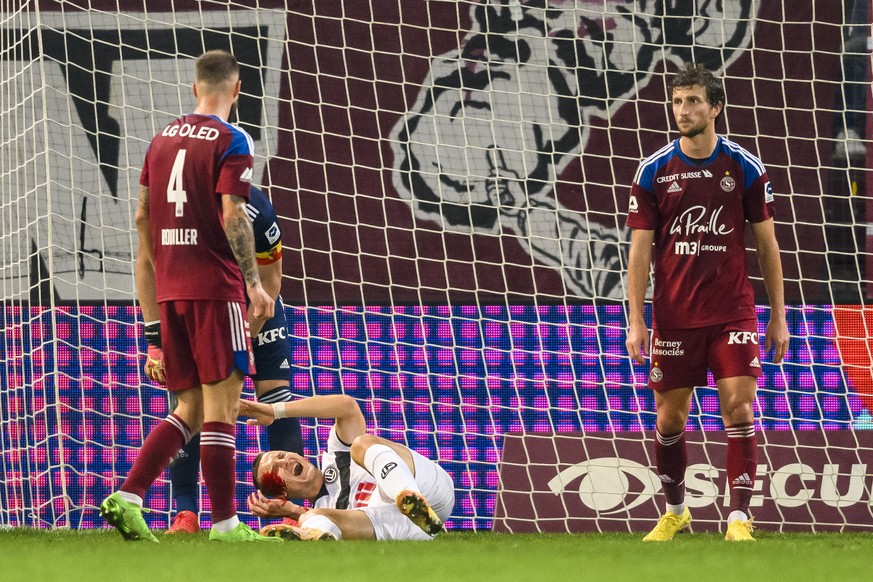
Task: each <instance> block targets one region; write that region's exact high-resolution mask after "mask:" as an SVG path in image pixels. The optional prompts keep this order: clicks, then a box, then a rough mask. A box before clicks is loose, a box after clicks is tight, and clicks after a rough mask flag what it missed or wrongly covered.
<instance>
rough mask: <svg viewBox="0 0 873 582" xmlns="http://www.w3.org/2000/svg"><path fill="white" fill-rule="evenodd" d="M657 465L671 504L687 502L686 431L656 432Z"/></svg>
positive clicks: (665, 493)
mask: <svg viewBox="0 0 873 582" xmlns="http://www.w3.org/2000/svg"><path fill="white" fill-rule="evenodd" d="M655 466H656V468H657V470H658V478H659V479H660V480H661V484H662V485H663V488H664V495H665V496H666V498H667V503H668V504H669V505H681V504H682V503H685V469H686V467H687V466H688V449H687V447H686V446H685V431H684V430H683V431H682V432H680V433H678V434H673V435H662V434H661V433H660V432H658V431H656V432H655Z"/></svg>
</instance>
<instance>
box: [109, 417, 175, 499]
mask: <svg viewBox="0 0 873 582" xmlns="http://www.w3.org/2000/svg"><path fill="white" fill-rule="evenodd" d="M190 439H191V433H190V430H189V429H188V425H187V424H185V423H184V422H183V421H182V419H180V418H179V417H178V416H176V415H175V414H171V415H170V416H168V417H167V418H165V419H164V420H163V422H161V423H160V424H158V426H156V427H155V428H154V429H152V431H151V432H150V433H149V435H148V436H147V437H146V440H145V442H144V443H143V444H142V448H141V449H140V451H139V454H138V455H137V457H136V461H134V463H133V467H132V468H131V470H130V473H128V474H127V479H125V480H124V483H123V484H122V485H121V491H124V492H125V493H133V494H135V495H139V496H140V497H142V498H145V496H146V492H147V491H148V490H149V487H151V485H152V483H154V481H155V479H157V478H158V475H160V474H161V472H162V471H163V470H164V469H166V468H167V465H169V464H170V462H171V461H172V460H173V458H174V457H175V456H176V454H177V453H178V452H179V449H181V448H182V447H184V446H185V443H187V442H188V441H189V440H190Z"/></svg>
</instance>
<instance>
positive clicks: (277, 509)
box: [248, 491, 308, 519]
mask: <svg viewBox="0 0 873 582" xmlns="http://www.w3.org/2000/svg"><path fill="white" fill-rule="evenodd" d="M248 506H249V509H251V510H252V513H254V514H255V515H257V516H258V517H290V518H292V519H299V518H300V516H301V515H303V514H304V513H306V511H308V510H307V508H305V507H303V506H300V505H297V504H296V503H293V502H291V501H288V500H286V499H273V498H271V497H265V496H264V494H263V493H261V492H260V491H255V492H254V493H252V494H251V495H249V498H248Z"/></svg>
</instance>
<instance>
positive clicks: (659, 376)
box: [649, 366, 664, 382]
mask: <svg viewBox="0 0 873 582" xmlns="http://www.w3.org/2000/svg"><path fill="white" fill-rule="evenodd" d="M649 379H650V380H651V381H652V382H660V381H661V380H663V379H664V372H662V371H661V368H659V367H658V366H652V371H651V372H649Z"/></svg>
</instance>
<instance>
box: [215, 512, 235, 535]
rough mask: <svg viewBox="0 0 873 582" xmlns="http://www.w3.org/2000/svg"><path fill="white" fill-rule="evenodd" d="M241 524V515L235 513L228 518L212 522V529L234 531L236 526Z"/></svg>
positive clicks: (225, 531)
mask: <svg viewBox="0 0 873 582" xmlns="http://www.w3.org/2000/svg"><path fill="white" fill-rule="evenodd" d="M238 525H239V517H237V516H236V515H234V516H233V517H229V518H227V519H222V520H221V521H218V522H216V523H213V524H212V529H214V530H215V531H217V532H218V533H227V532H229V531H233V530H235V529H236V526H238Z"/></svg>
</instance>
